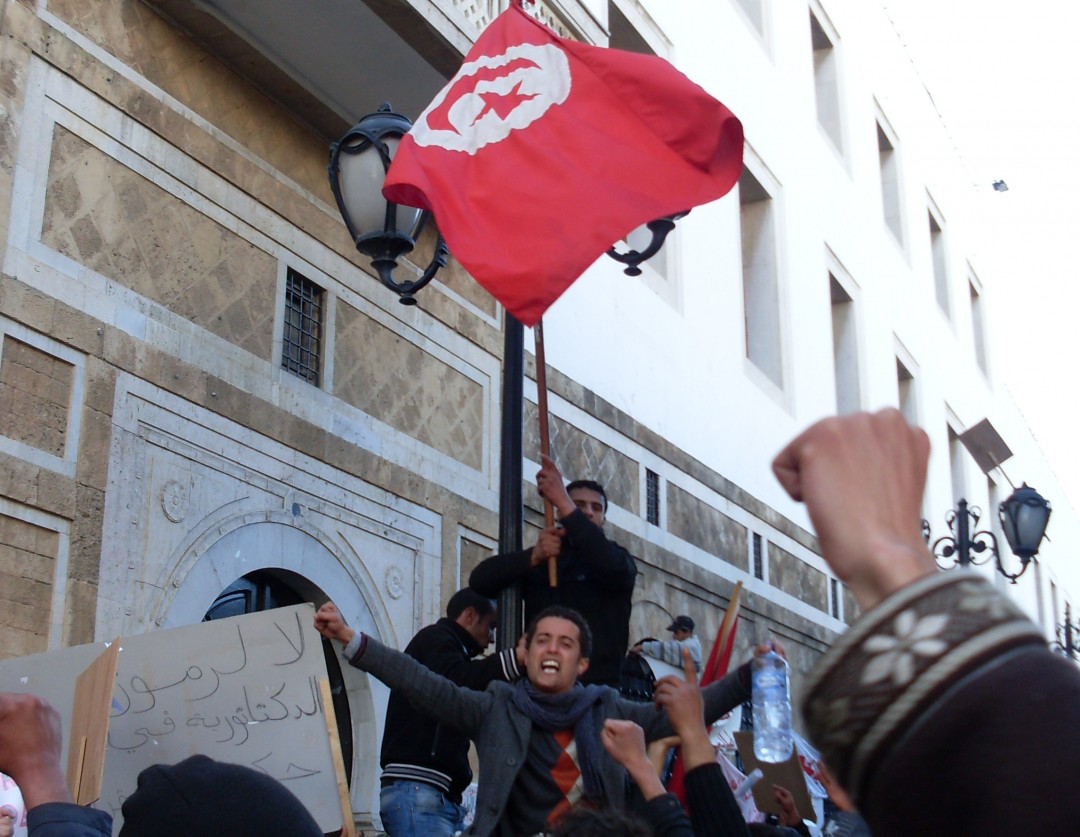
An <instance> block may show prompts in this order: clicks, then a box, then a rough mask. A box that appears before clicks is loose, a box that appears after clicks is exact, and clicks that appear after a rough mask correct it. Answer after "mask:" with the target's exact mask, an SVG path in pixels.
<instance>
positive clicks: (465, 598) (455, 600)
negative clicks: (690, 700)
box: [446, 587, 495, 620]
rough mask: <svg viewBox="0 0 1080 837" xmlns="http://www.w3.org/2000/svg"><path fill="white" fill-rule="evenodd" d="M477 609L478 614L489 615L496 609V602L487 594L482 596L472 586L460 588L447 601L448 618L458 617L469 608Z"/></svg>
mask: <svg viewBox="0 0 1080 837" xmlns="http://www.w3.org/2000/svg"><path fill="white" fill-rule="evenodd" d="M470 607H471V608H472V609H473V610H475V611H476V615H477V616H487V615H488V614H489V613H491V611H493V610H494V609H495V602H493V601H492V600H491V599H489V598H488V597H487V596H481V595H480V594H479V593H477V592H476V591H475V590H473V589H472V588H471V587H466V588H464V589H462V590H458V591H457V592H456V593H454V595H452V596H451V597H450V601H448V602H447V603H446V618H447V619H455V620H456V619H457V618H458V617H459V616H461V614H463V613H464V612H465V611H466V610H468V609H469V608H470Z"/></svg>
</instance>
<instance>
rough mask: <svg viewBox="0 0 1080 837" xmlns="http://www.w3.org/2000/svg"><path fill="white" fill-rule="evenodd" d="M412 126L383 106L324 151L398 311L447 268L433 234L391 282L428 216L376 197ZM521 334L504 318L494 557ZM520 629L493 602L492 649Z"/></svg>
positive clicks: (517, 411)
mask: <svg viewBox="0 0 1080 837" xmlns="http://www.w3.org/2000/svg"><path fill="white" fill-rule="evenodd" d="M410 128H412V123H411V122H409V120H408V119H406V118H405V117H404V116H402V115H401V114H398V113H394V112H393V111H392V110H391V109H390V105H389V104H384V105H383V106H382V107H381V108H379V111H378V113H370V114H368V115H367V116H365V117H364V118H363V119H361V120H360V121H359V122H357V123H356V125H354V126H353V127H352V128H350V129H349V131H348V132H347V133H346V134H345V136H343V137H342V138H341V139H340V140H338V141H337V142H335V143H334V144H333V145H331V146H330V165H329V175H330V190H331V191H332V192H333V193H334V199H335V200H336V201H337V205H338V210H339V211H340V212H341V217H342V220H343V221H344V222H345V227H346V228H347V229H348V230H349V234H350V235H351V236H352V237H353V242H354V243H355V244H356V249H357V250H359V251H360V252H361V253H363V254H364V255H366V256H369V257H370V258H371V264H372V266H373V267H374V268H375V269H376V270H377V271H378V272H379V278H380V279H381V280H382V282H383V284H384V285H386V287H388V288H390V290H392V291H394V292H395V293H397V294H398V297H399V301H400V302H401V303H402V304H403V305H415V304H416V299H415V297H414V296H413V294H415V293H416V292H417V291H418V290H420V289H421V288H422V287H424V286H425V285H426V284H427V283H428V282H430V281H431V280H432V279H433V278H434V277H435V274H436V273H437V272H438V271H439V268H442V267H445V266H446V259H447V256H448V251H447V248H446V244H445V242H444V241H443V239H442V236H441V235H440V236H439V238H438V241H437V242H436V245H435V252H434V255H433V256H432V260H431V263H430V264H428V266H427V268H425V270H424V271H423V273H422V274H421V276H420V278H419V279H415V280H413V281H410V282H401V283H399V282H396V281H394V278H393V275H392V274H393V271H394V268H395V267H396V266H397V260H398V259H399V258H400V257H401V256H404V255H405V254H406V253H409V252H410V251H411V250H412V249H413V247H415V246H416V240H417V238H418V236H419V235H420V233H421V232H422V231H423V229H424V225H425V224H426V223H427V222H428V220H429V219H430V215H431V213H428V212H421V211H420V210H419V209H414V208H412V207H407V206H399V205H398V204H394V203H390V202H389V201H387V200H386V198H384V197H383V195H382V188H383V183H384V182H385V181H386V172H387V169H389V168H390V163H391V161H392V160H393V159H394V152H395V151H397V147H398V143H399V142H400V141H401V138H402V137H403V136H404V135H405V134H406V133H408V131H409V129H410ZM524 339H525V332H524V329H523V328H522V325H521V323H520V322H518V321H517V320H516V319H515V318H514V317H513V316H511V315H510V313H509V312H507V314H506V321H505V325H504V327H503V380H502V416H501V427H502V452H501V456H500V457H499V551H500V552H503V553H505V552H516V551H518V550H520V549H521V541H522V530H523V528H524V524H523V511H522V508H523V506H522V496H521V480H522V467H521V457H522V439H521V429H522V428H521V419H522V409H523V405H524V393H523V386H524V378H525V344H524ZM520 631H521V594H520V592H519V591H517V589H516V588H515V589H510V590H506V591H504V592H503V594H502V595H501V596H500V597H499V631H498V637H499V649H500V650H502V649H503V648H509V647H513V644H514V643H515V642H516V641H517V636H518V634H519V633H520Z"/></svg>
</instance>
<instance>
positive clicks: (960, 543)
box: [923, 483, 1051, 584]
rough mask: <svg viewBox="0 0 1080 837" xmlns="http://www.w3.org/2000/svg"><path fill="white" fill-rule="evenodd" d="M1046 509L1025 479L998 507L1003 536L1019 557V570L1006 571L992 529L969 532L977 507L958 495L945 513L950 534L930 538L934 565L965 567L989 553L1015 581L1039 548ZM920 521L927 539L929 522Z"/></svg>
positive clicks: (977, 514) (975, 525)
mask: <svg viewBox="0 0 1080 837" xmlns="http://www.w3.org/2000/svg"><path fill="white" fill-rule="evenodd" d="M1050 512H1051V509H1050V503H1048V502H1047V501H1046V499H1045V498H1044V497H1043V496H1042V495H1041V494H1039V492H1037V491H1036V490H1035V489H1033V488H1031V487H1030V486H1028V485H1027V483H1024V485H1022V486H1021V487H1020V488H1018V489H1016V491H1014V492H1013V493H1012V495H1011V496H1010V497H1009V499H1007V500H1006V501H1005V502H1003V503H1002V504H1001V506H1000V507H999V508H998V517H999V518H1000V520H1001V528H1002V530H1003V531H1004V533H1005V539H1006V540H1007V541H1008V542H1009V548H1010V549H1011V550H1012V551H1013V554H1014V555H1016V557H1017V558H1019V559H1020V571H1019V572H1017V573H1010V572H1009V571H1008V570H1006V569H1005V566H1004V564H1003V563H1002V561H1001V553H1000V552H999V550H998V542H997V538H996V537H995V536H994V533H993V532H991V531H989V530H988V529H983V530H982V531H976V532H974V533H972V530H973V529H977V528H978V525H979V517H980V515H981V513H980V511H979V509H978V508H977V507H974V506H971V507H969V506H968V503H967V500H963V499H961V500H960V502H958V503H957V508H955V509H952V510H950V511H949V512H948V513H947V514H946V515H945V523H946V524H947V525H948V527H949V530H950V532H951V534H949V535H944V536H943V537H940V538H938V539H937V540H936V541H934V545H933V547H932V551H933V553H934V556H935V557H936V558H937V559H938V566H940V567H942V569H948V568H949V567H955V566H957V565H959V566H961V567H967V566H971V565H976V564H982V563H985V562H986V561H988V560H989V559H990V558H991V557H993V559H994V564H995V566H996V568H997V571H998V572H999V573H1001V574H1002V575H1003V576H1005V578H1007V579H1009V581H1011V582H1012V583H1013V584H1016V580H1017V579H1018V578H1019V577H1020V576H1022V575H1023V574H1024V571H1025V570H1027V568H1028V565H1029V564H1030V563H1031V559H1032V558H1033V557H1035V555H1036V554H1037V553H1038V551H1039V545H1040V544H1041V543H1042V539H1043V535H1044V534H1045V533H1046V524H1047V523H1048V522H1049V520H1050ZM923 523H924V526H923V534H924V536H925V537H926V540H927V542H929V540H930V526H929V524H928V523H926V522H925V521H923ZM942 562H945V563H942Z"/></svg>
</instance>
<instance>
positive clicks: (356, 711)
mask: <svg viewBox="0 0 1080 837" xmlns="http://www.w3.org/2000/svg"><path fill="white" fill-rule="evenodd" d="M167 566H168V567H170V570H169V571H168V576H169V577H168V578H167V580H166V583H165V584H164V585H162V590H161V593H160V595H159V596H158V597H157V598H156V600H155V601H154V602H153V604H152V608H151V616H152V618H153V621H154V622H155V623H156V624H157V625H160V626H161V627H162V628H173V627H180V626H182V625H191V624H195V623H197V622H199V621H201V620H202V618H203V615H204V614H205V613H206V611H207V609H208V608H209V607H210V605H211V604H213V602H214V600H215V599H216V598H217V596H218V594H220V593H221V591H223V590H224V589H225V588H226V587H228V586H229V585H230V584H232V583H233V582H234V581H236V580H237V579H238V578H240V577H241V576H244V575H247V574H249V573H252V572H255V571H256V570H267V571H272V572H273V571H279V572H281V573H282V575H283V577H285V578H286V579H287V581H288V583H289V585H290V586H291V587H293V588H294V589H295V590H296V591H297V592H298V593H300V594H301V595H302V596H303V597H304V598H307V599H308V600H309V601H311V602H313V603H314V604H321V603H322V602H323V601H325V600H327V599H333V600H334V601H335V602H336V603H337V604H338V606H339V607H340V608H341V610H342V613H344V614H345V615H346V618H347V619H348V620H349V622H350V624H351V625H353V626H354V627H355V628H357V629H358V630H362V631H364V632H366V633H370V634H371V635H373V636H377V637H387V636H391V637H392V636H393V631H392V630H391V629H390V619H389V616H388V614H387V612H386V609H385V607H384V606H383V604H382V602H381V599H380V596H379V592H378V587H377V586H376V584H375V582H374V580H373V579H372V578H371V576H370V574H369V573H368V571H367V569H366V568H365V567H364V566H363V565H362V564H360V562H358V561H357V560H356V559H355V558H353V559H352V560H351V561H350V560H348V558H347V554H346V552H345V551H343V550H342V549H341V548H340V547H339V546H338V544H337V543H336V542H335V541H334V539H333V538H332V537H331V536H329V535H328V534H327V533H326V532H323V531H322V530H320V529H319V528H318V527H316V526H313V525H311V523H310V521H307V520H304V519H298V518H296V517H295V516H293V515H291V514H288V513H287V512H263V513H258V514H253V513H247V514H241V515H236V516H234V517H232V518H229V519H228V520H225V521H216V522H215V523H214V524H213V526H212V527H211V528H210V529H208V530H207V531H205V532H203V533H202V534H201V535H200V536H199V537H197V538H195V539H194V540H193V541H190V542H189V545H188V546H187V547H186V548H185V549H183V551H182V553H181V554H179V555H175V556H173V557H172V560H170V561H168V562H167ZM342 675H343V678H344V681H345V689H346V693H347V695H348V698H349V710H350V712H351V714H352V718H353V721H354V727H353V765H352V776H353V782H352V789H351V794H350V795H351V798H352V807H353V811H354V812H356V813H357V814H358V816H360V817H361V818H362V819H366V817H367V816H369V813H370V812H371V811H372V808H373V800H374V793H375V789H376V787H377V781H378V776H377V760H376V759H372V758H371V757H370V756H371V754H372V753H377V752H378V743H379V735H380V732H381V723H377V722H376V720H375V719H376V718H378V719H380V720H381V718H382V716H383V714H384V712H383V710H384V707H383V706H376V702H378V703H380V704H382V703H383V702H384V701H383V700H379V701H376V700H375V697H374V696H373V694H372V692H371V689H370V688H369V685H368V678H367V676H366V675H365V674H363V673H362V672H360V671H358V670H357V669H354V668H352V667H351V666H348V665H343V666H342Z"/></svg>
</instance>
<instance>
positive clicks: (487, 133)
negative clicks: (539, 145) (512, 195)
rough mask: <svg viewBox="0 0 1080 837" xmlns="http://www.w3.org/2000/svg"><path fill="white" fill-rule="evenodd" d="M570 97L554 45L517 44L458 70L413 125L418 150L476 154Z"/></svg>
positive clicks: (565, 67) (565, 64) (566, 71)
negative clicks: (430, 147)
mask: <svg viewBox="0 0 1080 837" xmlns="http://www.w3.org/2000/svg"><path fill="white" fill-rule="evenodd" d="M569 95H570V62H569V61H568V60H567V58H566V53H564V52H563V51H562V50H561V49H559V48H558V47H556V46H554V45H553V44H518V45H517V46H512V47H510V48H509V49H507V50H506V52H504V53H503V54H502V55H496V56H489V55H483V56H481V57H480V58H477V59H476V60H475V61H470V62H469V63H467V64H463V65H462V66H461V69H460V70H458V72H457V75H455V76H454V77H453V78H452V79H451V80H450V83H449V84H448V85H446V87H444V88H443V89H442V90H441V91H440V92H439V95H438V96H436V97H435V100H434V101H433V102H432V103H431V104H430V105H428V106H427V109H426V110H425V111H424V112H423V113H422V114H420V117H419V118H418V119H417V120H416V124H415V125H413V128H412V130H411V131H410V132H409V136H411V137H412V138H413V141H414V142H416V144H417V145H422V146H428V145H437V146H440V147H442V148H445V149H446V150H448V151H464V152H465V153H466V154H475V153H476V152H477V150H479V149H481V148H483V147H484V146H485V145H489V144H490V143H493V142H499V141H501V140H504V139H506V138H507V137H508V136H510V133H511V132H512V131H515V130H520V129H522V128H527V127H528V126H529V125H531V124H532V123H533V122H535V121H536V120H537V119H539V118H540V117H541V116H543V115H544V114H545V113H546V112H547V111H548V109H550V108H551V107H554V106H555V105H560V104H562V103H563V102H565V101H566V97H567V96H569Z"/></svg>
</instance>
